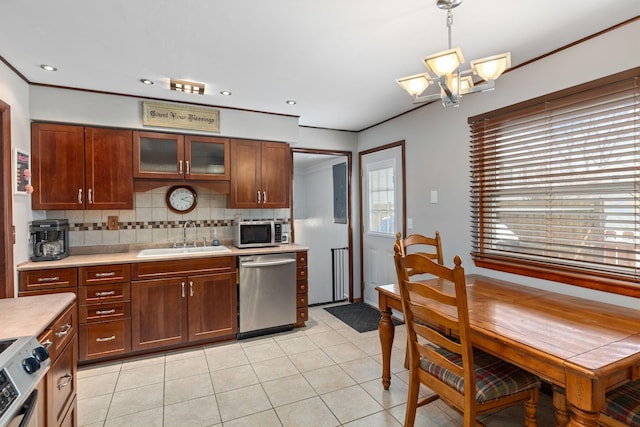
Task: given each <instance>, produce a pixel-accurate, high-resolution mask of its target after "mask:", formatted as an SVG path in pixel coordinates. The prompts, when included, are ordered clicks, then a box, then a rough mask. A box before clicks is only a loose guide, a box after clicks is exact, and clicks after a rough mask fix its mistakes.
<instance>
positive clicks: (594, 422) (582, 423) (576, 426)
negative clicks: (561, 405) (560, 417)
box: [567, 406, 598, 427]
mask: <svg viewBox="0 0 640 427" xmlns="http://www.w3.org/2000/svg"><path fill="white" fill-rule="evenodd" d="M567 427H598V413H597V412H596V413H593V412H585V411H583V410H581V409H578V408H576V407H575V406H571V419H569V424H567Z"/></svg>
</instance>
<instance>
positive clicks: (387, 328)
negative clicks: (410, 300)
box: [378, 295, 395, 390]
mask: <svg viewBox="0 0 640 427" xmlns="http://www.w3.org/2000/svg"><path fill="white" fill-rule="evenodd" d="M379 305H380V314H381V316H380V323H378V333H379V335H380V346H381V347H382V386H383V387H384V389H385V390H389V386H390V385H391V347H392V346H393V336H394V334H395V326H394V325H393V322H392V321H391V307H389V306H388V305H387V301H386V298H385V297H384V296H382V295H381V296H380V299H379Z"/></svg>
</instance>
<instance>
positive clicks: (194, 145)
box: [184, 136, 230, 181]
mask: <svg viewBox="0 0 640 427" xmlns="http://www.w3.org/2000/svg"><path fill="white" fill-rule="evenodd" d="M184 146H185V165H186V168H185V178H186V179H200V180H208V181H214V180H228V179H229V176H230V174H229V140H228V139H226V138H211V137H204V136H186V137H185V141H184Z"/></svg>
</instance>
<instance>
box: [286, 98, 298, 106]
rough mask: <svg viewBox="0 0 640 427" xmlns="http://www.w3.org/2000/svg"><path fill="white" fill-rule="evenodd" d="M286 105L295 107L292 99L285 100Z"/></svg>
mask: <svg viewBox="0 0 640 427" xmlns="http://www.w3.org/2000/svg"><path fill="white" fill-rule="evenodd" d="M286 103H287V104H289V105H296V101H294V100H293V99H289V100H287V101H286Z"/></svg>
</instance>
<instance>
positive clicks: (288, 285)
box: [238, 253, 297, 339]
mask: <svg viewBox="0 0 640 427" xmlns="http://www.w3.org/2000/svg"><path fill="white" fill-rule="evenodd" d="M238 261H239V265H240V295H239V296H238V299H239V305H240V309H239V317H240V331H239V334H238V338H240V339H242V338H249V337H253V336H257V335H263V334H267V333H272V332H279V331H284V330H290V329H292V328H293V324H294V323H296V319H297V314H296V254H295V253H282V254H268V255H250V256H241V257H238Z"/></svg>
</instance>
